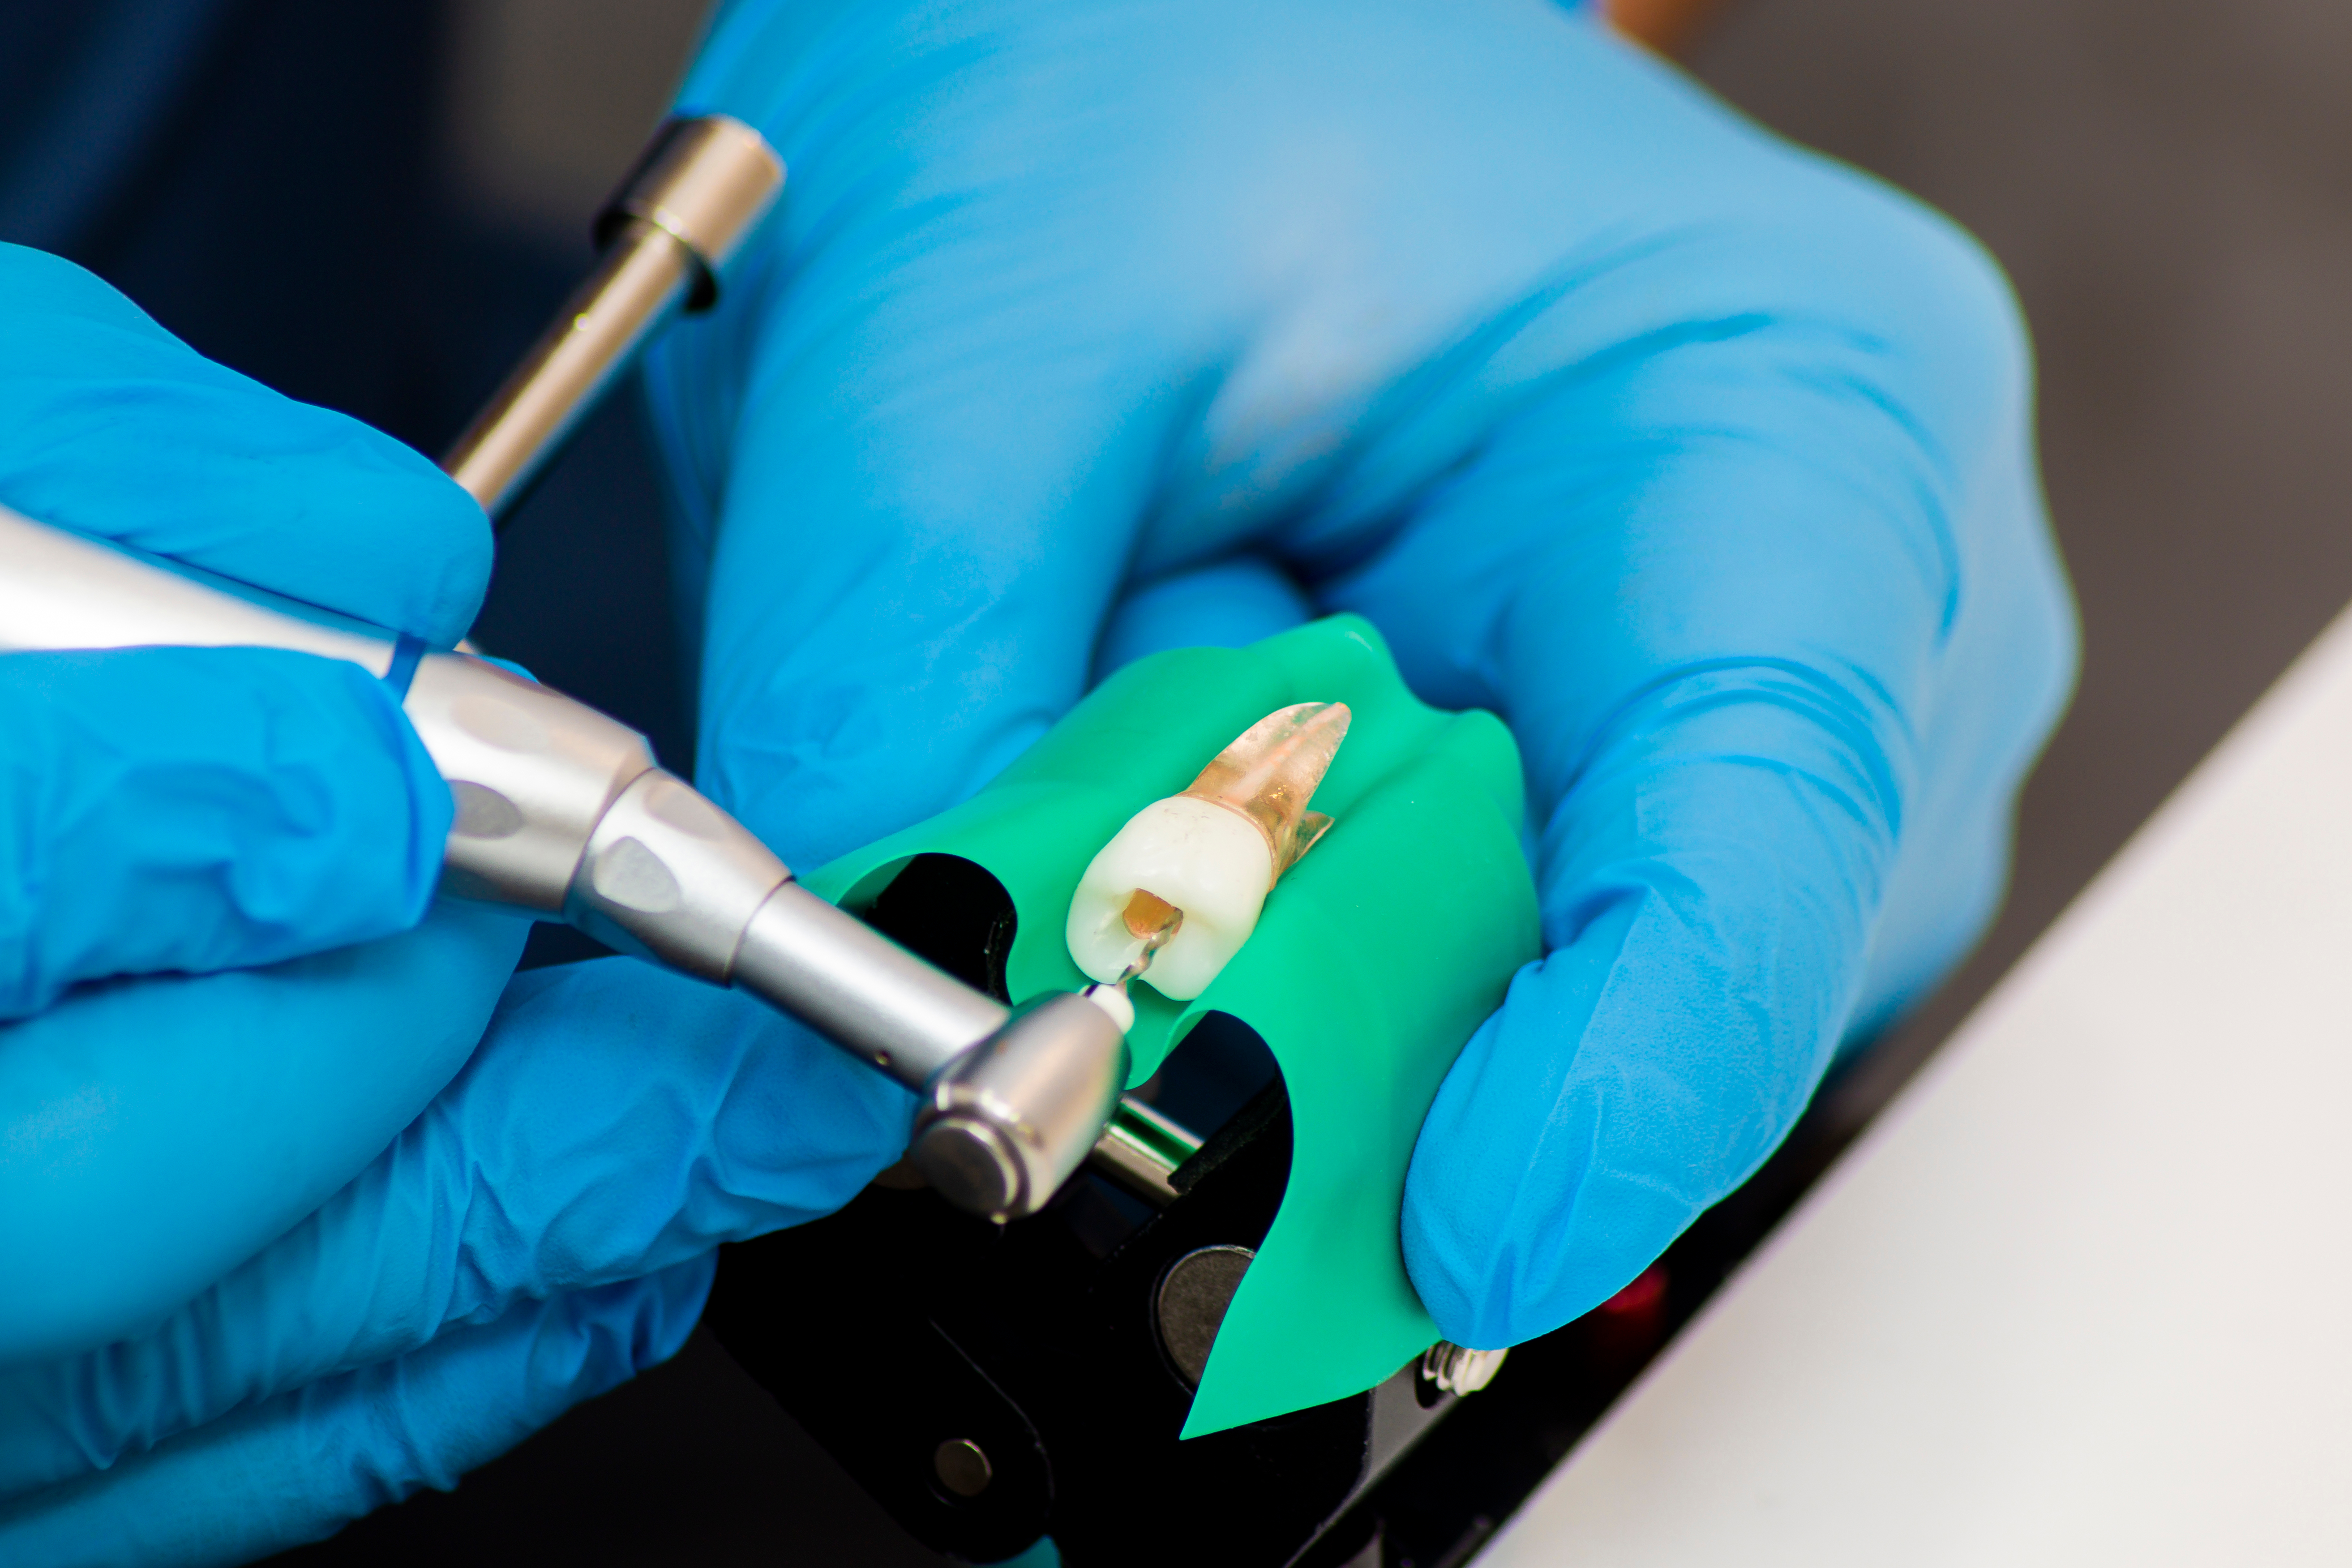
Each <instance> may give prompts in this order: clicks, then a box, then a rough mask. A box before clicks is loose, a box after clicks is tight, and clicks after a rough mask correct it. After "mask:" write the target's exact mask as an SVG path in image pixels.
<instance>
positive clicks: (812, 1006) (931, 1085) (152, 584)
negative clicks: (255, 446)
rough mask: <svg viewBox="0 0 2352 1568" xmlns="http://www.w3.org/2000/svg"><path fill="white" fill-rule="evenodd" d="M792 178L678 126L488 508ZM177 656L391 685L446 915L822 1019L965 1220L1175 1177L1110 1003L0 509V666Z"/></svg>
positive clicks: (489, 682)
mask: <svg viewBox="0 0 2352 1568" xmlns="http://www.w3.org/2000/svg"><path fill="white" fill-rule="evenodd" d="M782 177H783V170H782V163H780V162H778V161H777V159H776V157H775V154H774V153H772V151H771V150H770V149H769V148H768V146H767V144H766V143H765V142H763V141H761V138H760V137H759V135H758V134H757V133H756V132H753V131H751V129H750V128H749V127H747V126H744V125H741V124H740V123H739V122H737V121H730V120H725V119H712V120H702V121H676V122H673V123H672V124H671V125H670V126H668V127H666V128H665V130H664V132H663V133H662V135H661V136H660V137H658V138H656V142H655V143H654V144H653V146H652V148H651V149H650V150H649V151H648V153H647V156H646V159H645V160H644V161H643V162H642V163H640V165H639V168H638V171H637V173H636V174H635V175H633V176H632V178H631V180H630V181H629V182H628V183H627V184H625V185H624V187H623V189H622V192H621V194H620V195H619V196H618V197H617V198H616V199H615V202H614V206H613V209H612V214H614V215H618V216H617V219H615V218H614V217H613V216H609V215H608V219H607V221H606V222H605V223H604V224H603V225H600V228H601V229H602V231H603V232H604V234H605V235H606V237H607V238H608V241H609V248H608V250H607V253H606V258H605V260H604V264H603V265H602V266H601V267H600V268H598V270H597V272H596V273H595V274H594V275H593V276H592V277H591V279H589V280H588V282H587V283H586V284H584V285H583V288H582V289H581V290H580V291H579V292H577V293H575V295H574V296H573V298H572V300H570V301H569V302H567V304H566V305H565V307H564V310H563V312H562V314H560V315H559V316H558V318H557V321H556V324H555V325H554V326H553V327H551V329H550V331H549V332H548V333H547V334H546V335H545V336H544V337H543V338H542V339H541V342H540V343H539V344H538V345H537V346H536V347H535V348H534V349H533V351H532V353H531V354H530V356H529V357H527V358H526V360H525V361H524V363H523V364H522V366H521V367H520V369H519V370H518V371H517V373H516V374H515V375H514V376H512V377H511V378H509V382H508V383H507V384H506V385H505V386H504V387H503V388H501V390H500V392H499V395H498V396H497V397H496V398H494V399H493V401H492V403H491V405H489V407H488V409H487V410H486V412H485V413H484V415H483V416H482V417H481V418H479V419H478V420H477V421H476V422H475V425H474V426H473V427H472V428H471V429H469V430H468V431H467V435H466V436H465V437H463V438H462V439H461V440H460V442H459V444H458V447H457V449H456V450H455V452H453V454H452V456H451V458H450V459H449V461H448V462H447V464H446V465H445V466H446V467H447V468H449V469H450V471H451V473H452V474H453V476H454V477H456V478H457V479H459V481H460V482H461V483H464V484H466V485H467V489H470V490H472V491H473V492H474V494H475V495H476V498H477V499H478V500H481V501H482V502H483V504H484V506H485V508H486V509H487V510H491V511H492V512H493V513H495V512H496V511H497V510H499V508H500V506H501V505H502V504H503V503H505V502H507V501H509V500H511V499H512V498H513V497H515V496H516V495H517V494H518V493H519V492H520V489H521V488H522V487H523V486H524V485H525V484H526V483H527V482H528V480H529V479H530V476H531V474H532V473H533V472H534V471H535V470H536V469H537V468H539V466H540V465H541V463H543V462H544V461H545V459H546V458H547V456H548V455H549V453H550V452H551V449H552V448H553V447H554V446H555V445H556V444H558V443H559V442H560V441H561V440H562V437H563V435H564V434H565V433H566V432H567V431H568V430H569V429H570V428H571V427H572V425H573V424H575V423H576V422H577V420H578V418H579V416H580V415H581V413H582V412H583V410H584V408H585V407H586V405H588V404H589V403H590V402H592V401H593V398H594V397H595V396H596V395H597V394H598V393H599V392H600V391H601V390H602V389H603V388H604V386H605V385H606V384H608V383H609V382H610V381H611V379H612V378H613V376H614V374H615V373H616V372H617V371H618V369H619V368H620V367H621V365H622V364H623V363H625V361H626V359H627V358H628V356H629V355H630V354H631V353H633V352H634V351H635V348H636V347H637V346H638V345H639V344H640V343H641V342H643V340H644V339H645V337H646V335H647V334H648V333H649V332H650V331H652V330H653V329H654V328H655V327H656V326H658V325H659V324H660V323H661V322H663V321H666V320H667V318H668V317H669V315H670V314H671V313H672V312H673V311H674V310H677V308H678V307H679V306H681V305H684V306H686V307H687V308H689V309H691V308H694V307H695V306H696V305H697V304H698V303H707V302H708V301H709V300H710V299H711V298H713V297H715V290H716V287H717V284H716V279H717V271H718V268H719V265H720V264H721V263H722V262H723V261H724V260H725V259H726V258H727V256H728V255H729V253H730V252H731V251H732V250H733V249H734V248H735V247H736V246H737V245H738V244H739V243H740V240H741V239H742V237H743V236H744V235H745V234H747V233H748V232H749V231H750V229H751V226H753V225H754V224H755V223H756V222H757V221H758V219H759V217H760V216H761V215H762V214H763V213H764V212H765V210H766V209H767V207H768V206H769V205H770V204H771V203H772V201H773V199H774V197H775V195H776V193H777V191H778V190H779V189H780V188H781V186H782ZM164 645H175V646H197V647H230V646H238V647H280V648H289V649H293V650H296V651H299V652H303V653H310V654H315V655H319V656H320V657H324V658H339V659H343V660H346V661H348V662H350V663H353V664H357V665H359V666H361V667H362V668H366V669H368V670H369V671H371V672H372V673H373V674H375V675H377V676H379V677H383V678H384V679H387V680H389V681H390V682H392V684H394V686H395V687H396V688H399V689H402V691H403V698H402V706H403V708H404V710H405V712H406V713H407V716H408V718H409V721H410V722H411V724H412V725H413V726H414V727H415V731H416V733H417V735H418V737H419V739H420V740H422V741H423V742H424V744H425V750H426V751H427V752H429V753H430V754H431V756H432V758H433V761H434V763H435V765H436V767H437V768H438V769H439V771H440V773H441V775H442V777H443V778H444V779H445V780H446V781H447V783H448V785H449V791H450V795H451V797H452V801H453V804H454V805H455V816H454V820H453V823H452V826H451V827H450V831H449V837H448V840H447V845H446V851H445V858H444V869H443V874H442V882H441V890H442V891H443V892H444V893H445V894H447V895H449V896H452V897H457V898H463V899H471V900H482V901H486V902H490V903H495V904H500V905H505V906H507V907H509V908H513V909H517V910H527V911H529V912H530V913H532V914H534V915H537V916H539V917H541V918H544V919H557V920H562V921H568V922H569V923H571V924H572V925H575V926H577V927H579V928H580V929H582V930H583V931H587V932H589V933H590V934H592V935H593V936H595V937H597V938H598V939H599V940H601V941H604V942H607V943H608V944H610V945H612V946H614V947H616V948H619V949H621V950H623V951H625V952H635V953H637V954H639V955H641V956H644V957H647V958H650V959H653V960H655V961H656V962H658V963H663V964H666V965H667V966H668V967H670V968H672V969H676V970H678V971H680V972H682V973H687V974H691V975H694V976H697V977H698V978H700V979H703V980H706V981H709V982H711V983H714V984H720V985H732V986H735V987H738V988H740V989H741V990H744V991H746V992H749V993H751V994H753V995H755V996H757V997H759V998H761V1000H762V1001H764V1002H766V1003H768V1004H770V1005H772V1006H775V1007H777V1008H778V1009H780V1010H781V1011H783V1012H785V1013H787V1014H790V1015H791V1016H794V1017H796V1018H799V1019H801V1020H802V1021H803V1022H804V1023H806V1024H808V1025H810V1026H812V1027H814V1028H815V1029H816V1030H818V1031H819V1032H820V1033H822V1034H824V1036H825V1037H828V1038H829V1039H831V1040H833V1041H834V1042H835V1044H836V1045H838V1046H840V1047H842V1048H843V1049H845V1051H848V1052H849V1053H850V1054H852V1055H853V1056H856V1057H857V1058H860V1059H862V1060H864V1061H866V1062H868V1063H870V1064H871V1065H872V1066H874V1067H876V1068H879V1069H881V1070H882V1071H884V1072H886V1073H887V1074H889V1075H890V1076H891V1077H892V1078H894V1079H898V1081H899V1082H900V1083H903V1084H905V1085H907V1086H908V1088H910V1089H915V1090H917V1091H918V1092H919V1094H921V1095H923V1096H924V1099H925V1104H924V1108H923V1110H922V1112H921V1113H920V1116H919V1121H918V1132H917V1136H916V1140H915V1145H914V1149H913V1156H914V1159H915V1163H916V1164H917V1166H918V1168H919V1170H920V1171H921V1172H922V1173H923V1174H924V1175H925V1176H926V1177H927V1178H928V1179H929V1182H930V1184H932V1185H933V1186H934V1187H936V1188H938V1189H939V1190H940V1192H941V1194H943V1195H944V1196H946V1197H947V1198H949V1199H950V1201H951V1202H953V1203H955V1204H957V1205H959V1206H961V1207H963V1208H966V1209H968V1210H970V1211H971V1212H973V1213H976V1214H981V1215H988V1216H991V1217H993V1218H998V1219H1003V1218H1010V1217H1016V1216H1018V1215H1024V1214H1028V1213H1033V1212H1034V1211H1035V1210H1036V1209H1037V1208H1039V1207H1041V1206H1042V1205H1044V1204H1045V1201H1046V1200H1047V1199H1048V1198H1050V1197H1051V1196H1052V1195H1053V1194H1054V1192H1055V1190H1056V1189H1057V1188H1059V1187H1060V1186H1061V1184H1062V1183H1063V1182H1064V1181H1065V1180H1066V1179H1067V1178H1068V1177H1069V1176H1070V1175H1071V1174H1072V1173H1074V1172H1075V1171H1076V1169H1077V1167H1078V1165H1079V1164H1080V1163H1082V1162H1084V1161H1085V1160H1086V1158H1087V1155H1088V1153H1089V1152H1090V1151H1093V1150H1094V1149H1095V1147H1096V1145H1097V1141H1098V1140H1099V1141H1100V1142H1101V1143H1102V1146H1103V1151H1102V1153H1101V1155H1100V1156H1099V1157H1098V1163H1102V1164H1105V1165H1107V1166H1108V1167H1109V1169H1110V1170H1111V1171H1112V1173H1114V1174H1118V1175H1121V1176H1123V1177H1124V1178H1125V1179H1126V1180H1127V1181H1128V1183H1129V1184H1130V1185H1131V1186H1133V1185H1146V1186H1148V1185H1149V1184H1150V1183H1151V1182H1153V1181H1155V1180H1160V1179H1161V1178H1164V1174H1165V1171H1166V1168H1167V1166H1168V1164H1169V1163H1170V1161H1169V1153H1170V1151H1169V1150H1168V1148H1167V1147H1166V1140H1165V1139H1164V1138H1161V1139H1160V1140H1159V1141H1158V1144H1157V1145H1156V1148H1157V1152H1156V1153H1155V1152H1153V1150H1152V1149H1146V1148H1142V1147H1141V1145H1142V1144H1145V1143H1150V1142H1151V1139H1150V1129H1149V1128H1148V1127H1143V1126H1141V1125H1139V1124H1138V1125H1126V1124H1129V1123H1135V1122H1136V1121H1137V1118H1136V1116H1135V1115H1134V1113H1132V1112H1127V1113H1122V1112H1121V1110H1120V1089H1121V1087H1122V1085H1123V1083H1124V1080H1125V1077H1126V1073H1127V1068H1128V1050H1127V1041H1126V1028H1127V1026H1129V1024H1130V1023H1131V1021H1132V1016H1133V1015H1132V1011H1131V1009H1130V1008H1129V1006H1128V1005H1127V1000H1126V997H1125V996H1124V994H1120V993H1118V990H1117V989H1116V988H1115V987H1105V986H1094V987H1089V988H1088V990H1087V992H1076V993H1068V994H1062V995H1059V996H1055V997H1054V998H1052V999H1050V1000H1048V1001H1046V1002H1045V1003H1043V1004H1042V1005H1037V1006H1035V1007H1033V1008H1030V1009H1028V1010H1027V1011H1025V1012H1023V1013H1021V1014H1020V1015H1018V1016H1015V1015H1014V1014H1013V1011H1012V1010H1011V1009H1009V1008H1007V1007H1006V1006H1005V1005H1003V1004H1002V1003H1000V1002H998V1001H996V1000H995V999H994V998H992V997H991V996H988V995H986V994H983V993H982V992H980V991H978V990H975V989H973V988H972V987H971V986H969V985H967V984H963V983H962V982H961V981H960V980H957V979H956V978H954V977H953V976H951V975H949V974H947V973H944V972H943V971H941V970H940V969H938V968H937V967H935V966H933V965H932V964H930V963H927V962H925V961H924V960H923V959H921V958H919V957H918V956H916V955H915V954H913V953H911V952H908V951H906V950H905V949H904V948H901V947H899V946H898V944H897V943H895V942H891V941H890V940H889V939H888V938H887V937H885V936H884V935H882V934H881V933H880V932H878V931H875V930H874V929H873V928H872V927H870V926H868V925H866V923H865V922H864V921H859V920H858V919H856V917H855V916H853V915H851V914H848V913H846V912H845V911H843V910H838V909H836V908H835V907H834V906H833V905H832V904H830V903H828V902H827V901H826V900H824V899H822V898H820V897H818V896H817V895H815V894H814V893H812V892H810V891H808V890H807V889H805V888H803V887H802V886H801V885H800V884H799V883H798V882H797V881H795V880H793V876H792V873H791V871H790V870H788V869H787V868H785V866H784V864H783V862H782V860H780V859H778V858H776V857H775V856H774V855H773V854H772V853H771V852H770V851H769V849H768V848H767V847H766V846H765V845H763V844H761V842H760V840H759V839H758V838H757V837H754V836H753V835H752V834H751V832H750V831H749V830H748V829H746V828H745V827H743V826H741V825H740V824H739V823H737V822H736V821H735V820H734V819H733V818H732V817H730V816H728V815H727V814H726V813H725V812H724V811H722V810H721V809H720V808H719V806H717V805H714V804H713V803H711V802H710V801H709V800H708V799H706V798H705V797H704V796H703V795H700V794H699V793H698V792H697V791H696V790H695V789H694V788H693V786H692V785H690V784H687V783H686V782H685V781H683V780H681V779H679V778H677V777H676V776H675V775H673V774H671V773H667V772H666V771H664V770H663V769H662V768H660V767H659V766H657V765H656V762H655V759H654V756H653V752H652V751H651V749H650V748H649V747H648V746H647V745H646V741H645V739H644V737H642V736H640V735H639V734H637V733H636V732H635V731H633V730H631V729H629V728H628V727H627V726H626V725H624V724H622V723H620V722H618V721H615V720H613V719H610V718H608V717H606V716H605V715H604V714H602V713H599V712H597V711H596V710H594V709H593V708H590V707H588V706H587V705H586V704H584V703H581V702H578V701H575V700H572V699H571V698H569V697H565V696H563V695H562V693H560V692H557V691H554V690H552V689H549V688H547V687H545V686H541V685H539V684H537V683H535V682H533V681H531V680H529V679H525V678H523V677H521V676H518V675H515V674H512V673H510V672H509V671H508V670H506V669H504V668H501V667H499V665H496V664H494V663H491V662H489V661H488V660H485V659H482V658H476V657H474V656H472V655H470V654H467V653H463V652H450V653H442V652H433V651H427V650H425V649H424V648H423V647H421V646H420V645H418V644H417V643H415V640H414V639H400V640H397V641H395V640H394V639H391V638H388V637H384V636H383V635H382V634H381V633H379V632H375V631H373V629H372V628H368V627H365V626H359V625H357V624H355V623H352V622H348V621H344V620H341V618H339V617H335V616H331V615H328V614H326V613H324V612H320V611H319V610H317V609H315V608H313V607H311V606H308V605H299V604H295V603H293V602H291V601H288V600H283V599H278V598H275V597H274V596H272V595H266V594H262V593H258V592H257V591H254V590H251V589H247V588H245V587H242V586H239V585H234V584H220V583H215V582H210V581H206V580H201V579H200V578H199V576H198V575H196V574H190V573H187V572H185V571H184V570H178V569H173V568H169V567H166V566H163V565H162V564H160V563H155V562H153V561H151V560H148V559H146V558H144V557H142V556H140V555H138V554H136V553H134V552H130V551H128V550H124V549H120V548H117V547H114V546H112V545H109V544H105V543H101V542H94V541H91V540H88V539H85V538H82V537H80V536H79V535H76V534H73V533H69V532H67V531H62V530H58V529H53V528H50V527H48V526H47V525H46V524H43V523H41V522H38V521H33V520H31V519H27V518H25V517H21V516H19V515H17V514H16V513H15V512H12V511H9V510H6V509H5V508H0V651H19V650H34V649H57V648H98V647H148V646H164ZM1115 1119H1116V1120H1115ZM1107 1127H1108V1128H1109V1131H1106V1128H1107ZM1178 1150H1179V1151H1180V1152H1179V1156H1178V1157H1181V1143H1180V1144H1179V1145H1178Z"/></svg>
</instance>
